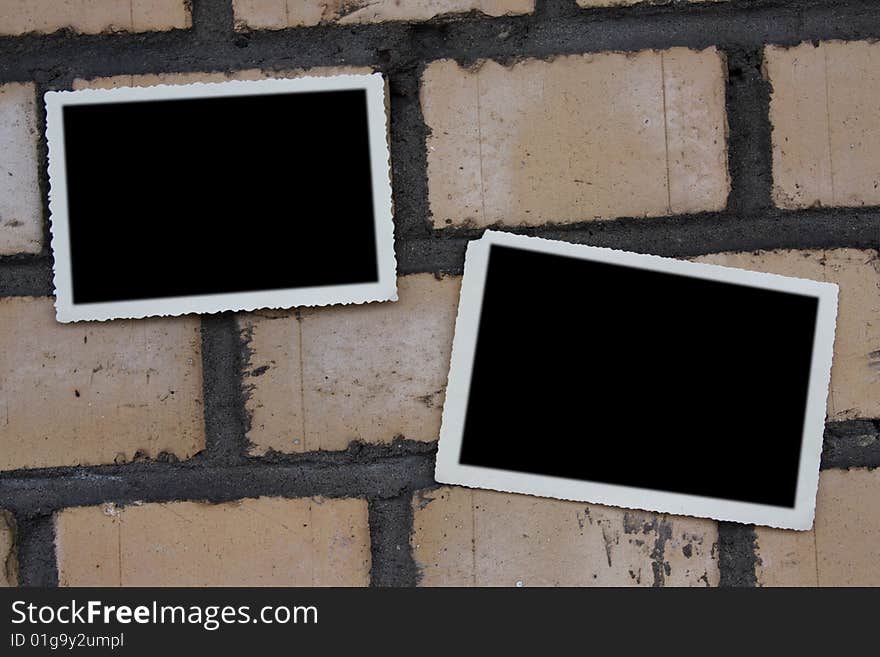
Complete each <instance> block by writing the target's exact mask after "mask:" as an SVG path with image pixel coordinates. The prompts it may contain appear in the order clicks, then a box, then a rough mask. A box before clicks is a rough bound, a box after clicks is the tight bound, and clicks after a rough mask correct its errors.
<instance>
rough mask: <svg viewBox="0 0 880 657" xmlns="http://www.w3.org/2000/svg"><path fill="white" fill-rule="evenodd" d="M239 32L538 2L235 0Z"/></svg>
mask: <svg viewBox="0 0 880 657" xmlns="http://www.w3.org/2000/svg"><path fill="white" fill-rule="evenodd" d="M232 6H233V9H234V11H235V26H236V29H238V30H245V29H256V30H261V29H269V30H279V29H283V28H285V27H302V26H311V25H321V24H325V23H341V24H351V23H380V22H385V21H426V20H429V19H431V18H434V17H436V16H442V15H445V14H462V13H467V12H472V11H473V12H481V13H483V14H486V15H487V16H505V15H507V16H510V15H518V14H528V13H531V12H532V11H534V9H535V0H407V1H406V2H401V1H400V0H287V1H286V2H285V0H233V2H232Z"/></svg>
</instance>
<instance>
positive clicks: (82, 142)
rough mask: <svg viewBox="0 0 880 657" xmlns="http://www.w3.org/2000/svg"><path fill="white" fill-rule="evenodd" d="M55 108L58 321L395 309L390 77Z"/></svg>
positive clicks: (186, 91)
mask: <svg viewBox="0 0 880 657" xmlns="http://www.w3.org/2000/svg"><path fill="white" fill-rule="evenodd" d="M45 101H46V119H47V136H48V145H49V182H50V194H49V200H50V203H49V207H50V214H51V229H52V249H53V252H54V256H55V293H56V312H57V318H58V320H59V321H61V322H70V321H77V320H105V319H113V318H122V317H126V318H136V317H146V316H151V315H180V314H183V313H211V312H219V311H224V310H235V311H239V310H253V309H257V308H288V307H293V306H321V305H328V304H348V303H364V302H368V301H388V300H396V298H397V292H396V278H395V276H396V265H395V259H394V228H393V220H392V215H391V185H390V179H389V167H390V161H389V152H388V142H387V127H386V110H385V84H384V81H383V79H382V77H381V75H379V74H374V75H340V76H333V77H304V78H298V79H289V80H287V79H284V80H282V79H277V80H276V79H269V80H259V81H229V82H220V83H211V84H202V83H198V84H188V85H180V86H166V85H160V86H153V87H140V88H118V89H85V90H79V91H60V92H54V91H52V92H48V93H46V95H45Z"/></svg>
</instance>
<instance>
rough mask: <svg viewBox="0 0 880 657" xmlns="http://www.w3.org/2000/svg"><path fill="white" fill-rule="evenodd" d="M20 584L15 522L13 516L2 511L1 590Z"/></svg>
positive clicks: (0, 542) (0, 529) (0, 512)
mask: <svg viewBox="0 0 880 657" xmlns="http://www.w3.org/2000/svg"><path fill="white" fill-rule="evenodd" d="M17 582H18V562H17V559H16V554H15V521H14V520H13V518H12V514H11V513H9V512H7V511H3V510H0V588H2V587H6V586H15V585H16V584H17Z"/></svg>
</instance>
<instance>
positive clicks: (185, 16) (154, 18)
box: [0, 0, 192, 35]
mask: <svg viewBox="0 0 880 657" xmlns="http://www.w3.org/2000/svg"><path fill="white" fill-rule="evenodd" d="M189 6H190V3H189V2H187V0H0V34H10V35H15V34H25V33H27V32H45V33H48V32H55V31H56V30H60V29H65V28H67V29H71V30H74V31H75V32H82V33H86V34H97V33H99V32H158V31H164V30H173V29H185V28H188V27H190V26H191V25H192V17H191V15H190V9H189Z"/></svg>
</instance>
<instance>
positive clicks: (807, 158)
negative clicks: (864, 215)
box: [764, 41, 880, 208]
mask: <svg viewBox="0 0 880 657" xmlns="http://www.w3.org/2000/svg"><path fill="white" fill-rule="evenodd" d="M764 55H765V66H766V71H767V76H768V78H769V80H770V83H771V84H772V86H773V92H772V95H771V102H770V118H771V121H772V123H773V198H774V201H775V202H776V204H777V205H779V206H781V207H784V208H805V207H810V206H813V205H823V206H859V205H877V204H880V114H878V112H877V104H878V102H880V44H877V43H869V42H865V41H856V42H839V41H829V42H824V43H821V44H819V45H813V44H812V43H805V44H801V45H799V46H797V47H795V48H788V49H786V48H780V47H776V46H768V47H767V48H766V49H765V51H764Z"/></svg>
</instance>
